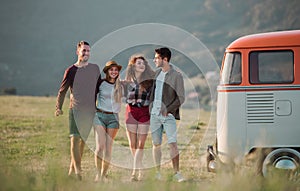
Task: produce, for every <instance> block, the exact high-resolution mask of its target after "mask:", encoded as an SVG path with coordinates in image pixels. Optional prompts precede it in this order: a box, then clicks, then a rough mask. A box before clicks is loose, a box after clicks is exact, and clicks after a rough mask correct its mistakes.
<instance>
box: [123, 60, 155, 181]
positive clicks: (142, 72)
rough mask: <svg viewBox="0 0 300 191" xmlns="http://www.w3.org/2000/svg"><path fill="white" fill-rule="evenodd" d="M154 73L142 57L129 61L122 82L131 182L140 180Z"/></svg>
mask: <svg viewBox="0 0 300 191" xmlns="http://www.w3.org/2000/svg"><path fill="white" fill-rule="evenodd" d="M153 77H154V71H153V70H152V68H151V67H150V66H149V64H148V62H147V61H146V59H145V58H144V56H142V55H133V56H131V58H130V59H129V62H128V66H127V69H126V77H125V81H124V86H125V88H124V89H125V95H126V102H127V105H126V112H125V122H126V130H127V137H128V141H129V145H130V150H131V153H132V156H133V158H134V162H133V171H132V175H131V181H138V180H141V176H142V174H141V168H142V159H143V149H144V145H145V141H146V139H147V135H148V131H149V124H150V114H149V98H150V90H151V87H152V84H153Z"/></svg>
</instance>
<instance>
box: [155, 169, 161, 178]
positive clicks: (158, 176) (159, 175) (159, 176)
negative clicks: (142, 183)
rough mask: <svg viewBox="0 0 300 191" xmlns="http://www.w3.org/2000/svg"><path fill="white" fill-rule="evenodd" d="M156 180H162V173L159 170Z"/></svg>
mask: <svg viewBox="0 0 300 191" xmlns="http://www.w3.org/2000/svg"><path fill="white" fill-rule="evenodd" d="M155 180H161V174H160V172H158V171H157V172H156V174H155Z"/></svg>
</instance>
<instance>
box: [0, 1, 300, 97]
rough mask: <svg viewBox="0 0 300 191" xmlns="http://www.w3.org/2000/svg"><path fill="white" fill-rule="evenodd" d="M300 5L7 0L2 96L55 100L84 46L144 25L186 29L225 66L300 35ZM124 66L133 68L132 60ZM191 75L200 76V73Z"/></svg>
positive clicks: (0, 63) (0, 19) (0, 14)
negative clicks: (231, 52) (269, 42)
mask: <svg viewBox="0 0 300 191" xmlns="http://www.w3.org/2000/svg"><path fill="white" fill-rule="evenodd" d="M299 5H300V2H299V1H297V0H286V1H284V0H265V1H259V0H249V1H239V0H224V1H222V3H220V1H219V0H197V1H191V0H190V1H184V0H172V1H169V0H168V1H159V0H153V1H147V0H130V1H123V0H114V1H103V0H101V1H99V0H89V1H87V2H83V1H79V0H74V1H72V3H70V1H66V0H62V1H58V0H54V1H45V0H42V1H34V0H26V1H16V0H4V1H3V2H2V6H1V7H0V23H1V30H0V38H1V41H2V43H3V45H2V46H1V47H0V52H1V53H0V90H3V89H5V88H12V87H13V88H16V90H17V94H19V95H56V93H57V89H58V86H59V83H60V81H61V78H62V75H63V71H64V69H65V68H66V67H67V66H69V65H70V64H72V63H73V62H74V61H75V56H76V55H75V54H74V51H75V49H74V47H75V44H76V42H77V41H79V40H81V39H84V40H87V41H89V42H90V43H91V44H94V43H96V42H97V41H98V40H99V39H101V38H102V37H104V36H105V35H107V34H109V33H111V32H113V31H115V30H117V29H120V28H122V27H126V26H130V25H134V24H139V23H163V24H168V25H173V26H177V27H180V28H181V29H183V30H185V31H187V32H189V33H191V34H193V35H195V36H196V37H197V38H198V39H199V40H201V42H203V44H204V45H205V46H207V47H208V49H209V50H210V51H211V53H212V55H213V56H214V58H215V60H216V61H217V63H218V64H220V62H221V58H222V53H223V51H224V49H225V47H226V46H227V45H228V44H229V43H230V42H231V41H232V40H234V39H236V38H238V37H240V36H242V35H246V34H251V33H257V32H265V31H274V30H290V29H300V17H299V13H300V6H299ZM153 31H154V32H155V28H154V29H153ZM124 40H126V39H124ZM129 48H130V47H129ZM148 52H149V50H148ZM97 54H101V53H97ZM149 56H150V58H151V50H150V52H149ZM120 59H121V63H122V64H123V65H126V63H127V58H126V57H125V56H124V57H122V58H120ZM187 65H188V64H187ZM185 70H186V71H185V72H186V73H187V74H188V75H191V76H194V75H197V74H196V73H195V72H194V70H193V67H185Z"/></svg>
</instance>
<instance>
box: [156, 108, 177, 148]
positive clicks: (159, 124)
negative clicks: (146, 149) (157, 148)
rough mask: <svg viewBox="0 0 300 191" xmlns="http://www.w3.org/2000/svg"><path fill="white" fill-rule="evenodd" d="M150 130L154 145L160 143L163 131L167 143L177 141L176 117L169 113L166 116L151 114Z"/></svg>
mask: <svg viewBox="0 0 300 191" xmlns="http://www.w3.org/2000/svg"><path fill="white" fill-rule="evenodd" d="M150 130H151V135H152V143H153V144H154V145H161V143H162V135H163V132H164V131H165V133H166V136H167V141H168V143H169V144H170V143H176V142H177V127H176V119H175V118H174V116H173V115H172V114H170V113H169V114H168V115H167V116H166V117H165V116H162V115H161V114H160V115H155V114H151V117H150Z"/></svg>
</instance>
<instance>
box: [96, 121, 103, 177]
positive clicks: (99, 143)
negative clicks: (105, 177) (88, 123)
mask: <svg viewBox="0 0 300 191" xmlns="http://www.w3.org/2000/svg"><path fill="white" fill-rule="evenodd" d="M94 129H95V141H96V150H95V166H96V169H97V174H96V177H95V181H96V182H97V181H99V178H100V176H101V171H102V163H103V160H102V159H103V153H104V150H105V142H106V140H105V139H106V132H105V130H104V127H102V126H95V127H94Z"/></svg>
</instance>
